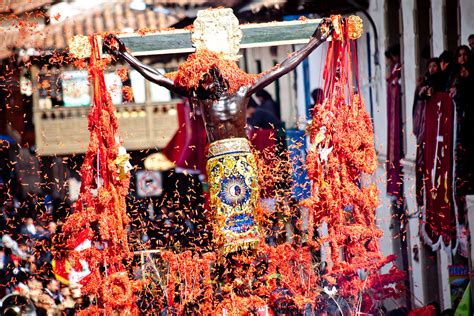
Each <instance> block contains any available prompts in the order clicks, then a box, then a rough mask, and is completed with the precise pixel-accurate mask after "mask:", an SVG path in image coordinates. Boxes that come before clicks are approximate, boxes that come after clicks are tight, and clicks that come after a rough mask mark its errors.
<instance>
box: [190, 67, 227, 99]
mask: <svg viewBox="0 0 474 316" xmlns="http://www.w3.org/2000/svg"><path fill="white" fill-rule="evenodd" d="M228 89H229V82H228V81H227V80H226V79H224V77H223V76H222V74H221V72H220V71H219V68H217V67H216V66H213V67H211V68H210V69H209V71H208V72H206V73H204V74H203V75H202V77H201V80H200V81H199V85H198V87H197V89H196V95H197V97H198V98H199V99H211V100H218V99H219V98H220V97H221V96H222V94H224V93H226V92H227V91H228Z"/></svg>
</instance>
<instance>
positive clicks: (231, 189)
mask: <svg viewBox="0 0 474 316" xmlns="http://www.w3.org/2000/svg"><path fill="white" fill-rule="evenodd" d="M207 175H208V178H209V179H208V181H209V191H210V195H211V207H212V209H213V211H214V212H215V224H214V240H215V242H216V243H217V246H218V247H219V248H220V250H221V251H222V252H223V253H224V254H226V253H230V252H234V251H237V250H240V249H248V248H255V247H257V246H258V243H259V239H260V230H259V227H258V223H257V221H256V213H255V207H256V206H257V203H258V190H259V189H258V176H257V166H256V161H255V157H254V156H253V154H252V153H251V151H250V145H249V142H248V140H247V139H245V138H231V139H225V140H219V141H216V142H213V143H211V145H210V146H209V151H208V161H207Z"/></svg>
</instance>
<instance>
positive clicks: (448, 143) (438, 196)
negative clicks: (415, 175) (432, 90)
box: [421, 93, 457, 250]
mask: <svg viewBox="0 0 474 316" xmlns="http://www.w3.org/2000/svg"><path fill="white" fill-rule="evenodd" d="M453 131H454V104H453V101H452V100H451V98H450V97H449V95H448V94H447V93H436V94H435V95H433V96H432V97H431V98H430V99H428V100H427V102H426V107H425V133H424V143H425V150H424V157H423V164H424V177H423V185H424V197H425V206H426V207H425V208H424V210H423V221H422V229H421V231H422V236H423V238H424V240H425V242H426V243H427V244H429V245H430V246H431V247H432V248H433V250H436V249H438V248H439V246H441V243H442V242H443V243H444V244H445V246H448V247H449V246H450V245H453V246H454V244H455V243H456V241H457V233H456V232H457V218H456V212H455V205H454V203H453V192H452V189H453Z"/></svg>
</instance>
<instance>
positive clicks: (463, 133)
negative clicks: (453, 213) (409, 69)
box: [450, 45, 474, 199]
mask: <svg viewBox="0 0 474 316" xmlns="http://www.w3.org/2000/svg"><path fill="white" fill-rule="evenodd" d="M472 56H473V54H472V52H471V50H470V49H469V47H467V46H465V45H463V46H459V47H458V48H457V50H456V53H455V67H454V70H453V80H452V84H451V89H450V96H451V97H452V98H453V99H454V102H455V103H456V118H457V130H456V158H455V159H456V160H455V170H456V172H455V179H456V180H455V181H456V195H457V196H458V197H460V198H461V199H463V197H464V196H465V195H468V194H469V195H470V194H474V142H473V141H472V140H473V139H474V128H472V126H474V89H473V87H474V67H473V61H474V60H473V57H472Z"/></svg>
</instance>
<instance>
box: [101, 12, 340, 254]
mask: <svg viewBox="0 0 474 316" xmlns="http://www.w3.org/2000/svg"><path fill="white" fill-rule="evenodd" d="M334 31H337V30H336V28H335V27H334V26H333V24H332V22H331V20H330V19H322V20H321V21H320V23H319V24H317V27H316V29H315V30H314V32H313V34H312V36H310V38H309V42H307V43H306V44H305V45H304V46H303V47H302V48H301V49H299V50H298V51H296V52H294V53H292V54H291V55H289V56H288V57H287V58H286V59H285V60H283V61H282V62H281V63H280V64H279V65H277V66H275V67H273V68H271V69H269V70H267V71H265V72H263V73H261V74H257V75H249V74H246V73H245V72H243V71H242V70H240V69H239V68H238V66H237V63H236V61H237V60H238V58H239V56H238V55H237V54H238V51H239V48H240V47H239V46H240V41H241V39H242V30H241V27H239V22H238V20H237V18H236V17H235V15H234V14H233V12H232V9H210V10H204V11H200V12H199V13H198V16H197V19H196V21H195V22H194V29H193V30H192V36H191V38H192V42H193V46H194V48H195V49H196V51H195V52H194V53H193V54H191V55H190V56H189V57H188V59H187V61H186V62H184V63H183V64H181V65H180V66H179V70H178V71H177V72H176V73H174V74H172V75H164V74H162V73H160V72H159V71H157V70H156V69H154V68H152V67H150V66H148V65H145V64H143V63H142V62H140V61H139V60H138V59H137V58H136V57H134V55H133V54H132V53H130V52H128V50H127V46H126V45H125V44H124V41H123V40H122V39H121V38H119V37H117V36H115V35H108V36H107V37H106V38H105V41H104V44H105V47H106V51H107V52H109V53H110V54H112V55H115V56H117V57H119V58H122V59H124V60H125V61H126V62H128V63H129V64H130V65H131V66H132V67H133V68H134V69H136V70H137V71H138V72H139V73H140V74H142V75H143V76H144V77H145V78H146V79H148V80H150V81H151V82H153V83H155V84H158V85H160V86H163V87H165V88H167V89H169V90H170V91H172V92H174V93H176V94H178V95H180V96H183V97H186V98H189V100H190V101H191V104H192V106H193V107H198V108H199V109H200V111H201V112H202V113H203V118H204V122H205V128H206V132H207V137H208V140H209V143H210V145H209V149H208V161H207V168H206V169H207V176H208V181H209V189H210V195H211V207H212V209H213V211H214V213H215V225H214V226H215V228H214V240H215V242H216V246H217V247H218V248H219V249H220V250H221V251H222V252H223V253H229V252H233V251H237V250H239V249H248V248H254V247H256V246H257V245H258V243H259V241H260V235H261V232H260V228H259V225H258V223H257V219H256V212H255V210H256V207H257V203H258V194H259V193H258V192H259V188H258V176H257V168H256V161H255V158H254V156H253V154H252V153H251V151H250V145H249V141H248V140H247V137H246V132H245V127H246V109H247V104H248V102H249V99H250V97H251V96H252V94H254V93H255V92H256V91H258V90H260V89H263V88H264V87H266V86H267V85H269V84H271V83H272V82H274V81H275V80H277V79H278V78H280V77H281V76H283V75H285V74H287V73H289V72H290V71H291V70H293V69H295V68H296V66H298V65H299V64H300V63H301V62H302V61H303V60H304V59H305V58H306V57H307V56H308V55H309V54H310V53H311V52H312V51H314V50H315V49H316V48H317V47H318V46H319V45H321V44H322V43H323V42H325V41H326V40H327V39H328V37H329V36H331V35H332V33H333V32H334ZM124 39H126V37H124Z"/></svg>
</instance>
